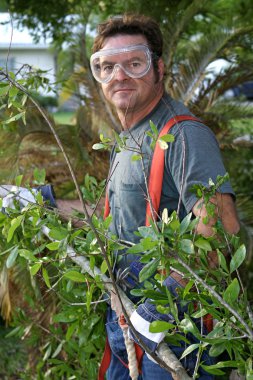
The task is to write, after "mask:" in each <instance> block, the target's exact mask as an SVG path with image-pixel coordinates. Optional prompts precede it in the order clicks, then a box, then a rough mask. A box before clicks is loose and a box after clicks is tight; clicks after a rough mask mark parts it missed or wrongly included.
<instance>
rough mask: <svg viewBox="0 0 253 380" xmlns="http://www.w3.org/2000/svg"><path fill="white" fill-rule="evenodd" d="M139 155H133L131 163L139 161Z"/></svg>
mask: <svg viewBox="0 0 253 380" xmlns="http://www.w3.org/2000/svg"><path fill="white" fill-rule="evenodd" d="M140 160H141V155H140V154H133V155H132V157H131V161H140Z"/></svg>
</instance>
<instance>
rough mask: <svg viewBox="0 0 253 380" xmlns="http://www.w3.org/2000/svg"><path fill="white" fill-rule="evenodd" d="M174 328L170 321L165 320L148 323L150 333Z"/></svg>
mask: <svg viewBox="0 0 253 380" xmlns="http://www.w3.org/2000/svg"><path fill="white" fill-rule="evenodd" d="M174 328H175V325H173V324H172V323H169V322H165V321H154V322H152V323H151V324H150V326H149V331H150V332H151V333H159V332H164V331H168V330H170V329H174Z"/></svg>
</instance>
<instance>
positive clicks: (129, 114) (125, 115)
mask: <svg viewBox="0 0 253 380" xmlns="http://www.w3.org/2000/svg"><path fill="white" fill-rule="evenodd" d="M163 93H164V91H163V89H162V91H161V92H160V93H159V95H158V96H156V97H155V98H154V99H153V101H151V102H150V103H149V105H148V107H146V108H145V109H140V110H139V111H137V110H136V109H134V110H133V111H132V110H130V109H128V110H118V117H119V120H120V123H121V125H122V128H123V130H128V129H131V128H132V127H134V126H135V125H136V124H137V123H138V122H139V121H141V120H142V119H144V118H145V117H146V116H147V115H148V114H149V113H150V112H151V111H152V110H153V109H154V108H155V107H156V105H157V104H158V103H159V101H160V100H161V98H162V96H163Z"/></svg>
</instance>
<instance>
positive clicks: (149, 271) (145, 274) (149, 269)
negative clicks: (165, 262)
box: [139, 258, 160, 282]
mask: <svg viewBox="0 0 253 380" xmlns="http://www.w3.org/2000/svg"><path fill="white" fill-rule="evenodd" d="M159 262H160V259H159V258H157V259H154V260H152V261H150V262H149V263H148V264H147V265H145V266H144V267H143V268H142V270H141V271H140V273H139V281H140V282H143V281H145V280H147V279H148V278H149V277H151V276H152V275H153V274H154V273H155V271H156V270H157V267H158V265H159Z"/></svg>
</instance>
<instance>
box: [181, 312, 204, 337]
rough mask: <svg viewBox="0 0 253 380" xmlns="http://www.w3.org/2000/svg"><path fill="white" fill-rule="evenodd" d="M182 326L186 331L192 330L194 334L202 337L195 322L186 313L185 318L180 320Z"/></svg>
mask: <svg viewBox="0 0 253 380" xmlns="http://www.w3.org/2000/svg"><path fill="white" fill-rule="evenodd" d="M180 327H182V328H183V330H184V332H185V333H188V332H191V333H192V334H193V335H195V336H196V337H197V338H200V333H199V330H198V328H197V326H196V325H195V323H194V322H193V321H192V320H191V319H190V318H189V317H188V315H185V318H184V319H182V321H181V322H180Z"/></svg>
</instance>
